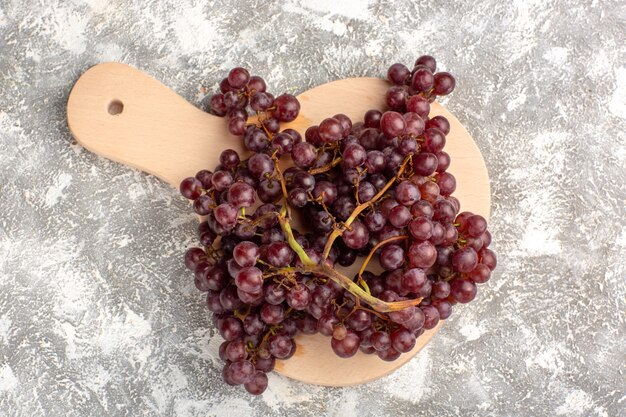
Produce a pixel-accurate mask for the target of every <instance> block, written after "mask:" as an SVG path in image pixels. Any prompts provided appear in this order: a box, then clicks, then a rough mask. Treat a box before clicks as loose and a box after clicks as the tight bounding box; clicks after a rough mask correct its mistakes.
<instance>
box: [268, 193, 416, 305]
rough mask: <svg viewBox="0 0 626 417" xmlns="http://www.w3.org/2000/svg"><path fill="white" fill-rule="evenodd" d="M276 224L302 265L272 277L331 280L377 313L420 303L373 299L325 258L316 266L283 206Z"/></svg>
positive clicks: (414, 300)
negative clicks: (303, 276)
mask: <svg viewBox="0 0 626 417" xmlns="http://www.w3.org/2000/svg"><path fill="white" fill-rule="evenodd" d="M278 222H279V223H280V227H281V228H282V230H283V233H284V234H285V236H286V237H287V243H288V244H289V246H290V247H291V248H292V249H293V250H294V251H295V252H296V254H297V255H298V257H299V258H300V261H301V262H302V264H303V265H302V266H301V267H289V268H285V269H284V270H283V269H278V270H276V271H272V275H275V274H281V273H283V272H284V273H285V274H286V273H294V272H299V273H302V274H315V275H321V276H325V277H327V278H329V279H332V280H333V281H334V282H336V283H337V284H339V285H340V286H341V287H342V288H343V289H345V290H346V291H348V292H350V293H351V294H353V295H354V296H355V297H358V298H359V299H360V300H361V301H363V302H364V303H366V304H368V305H370V306H371V307H372V308H373V309H374V310H375V311H377V312H379V313H388V312H391V311H398V310H403V309H405V308H407V307H411V306H414V305H417V304H419V303H420V302H421V301H422V299H421V298H416V299H413V300H403V301H393V302H387V301H383V300H381V299H379V298H376V297H374V296H373V295H371V294H370V293H369V292H368V291H366V290H365V289H363V288H361V287H360V286H359V285H357V284H356V283H355V282H353V281H352V280H351V279H350V278H348V277H347V276H345V275H343V274H342V273H340V272H338V271H336V270H334V269H333V268H331V267H330V266H329V265H328V264H327V263H326V258H324V259H323V260H322V262H320V263H319V264H316V263H315V262H314V261H313V260H312V259H311V258H310V257H309V255H308V254H307V253H306V252H305V250H304V248H302V246H300V244H299V243H298V241H297V240H296V239H295V237H294V236H293V231H292V229H291V225H290V224H289V219H288V210H287V207H286V205H283V207H282V209H281V210H280V212H279V213H278Z"/></svg>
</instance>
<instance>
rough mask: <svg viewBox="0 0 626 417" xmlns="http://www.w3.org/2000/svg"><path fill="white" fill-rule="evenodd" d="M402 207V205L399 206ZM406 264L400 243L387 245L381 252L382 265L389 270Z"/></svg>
mask: <svg viewBox="0 0 626 417" xmlns="http://www.w3.org/2000/svg"><path fill="white" fill-rule="evenodd" d="M399 207H401V206H399ZM403 264H404V249H402V248H401V247H400V246H399V245H395V244H389V245H386V246H385V247H384V248H383V250H382V251H381V252H380V266H382V267H383V268H384V269H386V270H387V271H392V270H394V269H398V268H400V267H401V266H402V265H403Z"/></svg>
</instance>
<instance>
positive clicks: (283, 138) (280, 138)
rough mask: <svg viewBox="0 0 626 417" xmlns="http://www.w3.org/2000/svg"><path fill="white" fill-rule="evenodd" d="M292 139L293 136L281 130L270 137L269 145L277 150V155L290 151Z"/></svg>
mask: <svg viewBox="0 0 626 417" xmlns="http://www.w3.org/2000/svg"><path fill="white" fill-rule="evenodd" d="M293 144H294V140H293V137H292V136H291V135H290V134H288V133H285V132H281V133H279V134H277V135H274V137H273V138H272V143H271V147H272V149H275V150H277V151H278V154H279V155H282V154H284V153H290V152H291V150H292V149H293Z"/></svg>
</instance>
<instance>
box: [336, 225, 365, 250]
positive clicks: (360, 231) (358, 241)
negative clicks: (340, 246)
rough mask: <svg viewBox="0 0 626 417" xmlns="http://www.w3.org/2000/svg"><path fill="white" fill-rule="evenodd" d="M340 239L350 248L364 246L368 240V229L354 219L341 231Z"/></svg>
mask: <svg viewBox="0 0 626 417" xmlns="http://www.w3.org/2000/svg"><path fill="white" fill-rule="evenodd" d="M342 239H343V242H344V243H345V244H346V246H347V247H349V248H350V249H361V248H363V247H365V245H367V242H368V241H369V231H368V230H367V227H365V225H364V224H363V223H361V222H360V221H359V220H355V221H354V222H352V224H351V225H350V227H349V228H348V229H347V230H346V231H345V232H343V235H342Z"/></svg>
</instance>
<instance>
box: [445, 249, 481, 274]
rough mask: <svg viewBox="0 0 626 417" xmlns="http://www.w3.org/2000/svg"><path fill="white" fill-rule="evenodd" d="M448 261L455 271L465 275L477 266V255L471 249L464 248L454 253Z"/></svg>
mask: <svg viewBox="0 0 626 417" xmlns="http://www.w3.org/2000/svg"><path fill="white" fill-rule="evenodd" d="M450 261H451V263H452V267H453V268H454V269H455V270H456V271H459V272H462V273H467V272H471V271H472V269H474V268H475V267H476V265H478V254H477V253H476V251H475V250H474V249H473V248H469V247H465V248H461V249H458V250H456V251H454V253H453V254H452V256H451V258H450Z"/></svg>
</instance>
